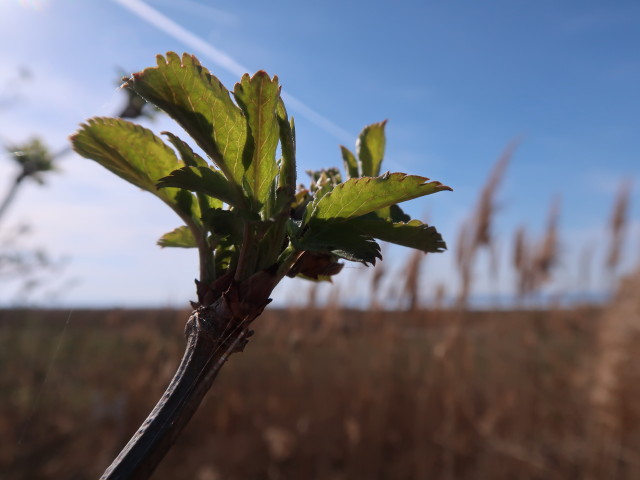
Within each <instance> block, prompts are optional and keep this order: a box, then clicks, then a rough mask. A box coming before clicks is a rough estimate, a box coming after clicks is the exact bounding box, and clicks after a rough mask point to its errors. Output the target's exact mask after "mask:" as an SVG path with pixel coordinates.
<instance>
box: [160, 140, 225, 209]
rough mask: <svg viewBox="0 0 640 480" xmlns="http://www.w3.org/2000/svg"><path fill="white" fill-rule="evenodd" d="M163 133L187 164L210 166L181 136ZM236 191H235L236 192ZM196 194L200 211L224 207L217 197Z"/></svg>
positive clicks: (190, 165)
mask: <svg viewBox="0 0 640 480" xmlns="http://www.w3.org/2000/svg"><path fill="white" fill-rule="evenodd" d="M161 133H162V134H163V135H165V136H166V137H167V138H168V139H169V141H170V142H171V143H172V144H173V146H174V147H175V148H176V150H178V153H179V154H180V158H181V159H182V161H183V162H184V163H185V164H186V165H187V166H189V167H206V168H208V167H209V164H208V163H207V161H206V160H205V159H204V158H202V157H201V156H200V155H198V154H197V153H196V152H194V151H193V150H192V149H191V147H190V146H189V144H188V143H187V142H185V141H183V140H182V139H181V138H180V137H178V136H177V135H174V134H173V133H171V132H161ZM235 193H236V192H234V194H235ZM196 196H197V197H198V204H199V206H200V211H202V212H204V211H206V210H208V209H209V208H221V207H222V201H221V200H219V199H217V198H215V197H211V196H209V195H205V194H203V193H201V192H198V193H196Z"/></svg>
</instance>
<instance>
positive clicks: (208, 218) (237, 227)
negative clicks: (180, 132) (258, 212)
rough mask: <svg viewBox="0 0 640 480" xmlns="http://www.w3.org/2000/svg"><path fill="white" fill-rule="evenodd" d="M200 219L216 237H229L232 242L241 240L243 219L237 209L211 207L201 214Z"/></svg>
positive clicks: (236, 242) (235, 242)
mask: <svg viewBox="0 0 640 480" xmlns="http://www.w3.org/2000/svg"><path fill="white" fill-rule="evenodd" d="M202 221H203V222H204V224H205V226H206V227H207V229H208V230H209V231H210V232H211V233H213V234H214V235H215V236H216V237H229V239H230V241H231V243H234V244H239V243H241V242H242V230H243V226H244V223H245V220H244V219H243V218H242V217H241V216H240V215H239V214H238V212H237V211H231V210H224V209H222V208H211V209H209V210H207V211H206V212H204V213H203V214H202Z"/></svg>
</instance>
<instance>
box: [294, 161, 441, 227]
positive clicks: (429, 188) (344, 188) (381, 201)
mask: <svg viewBox="0 0 640 480" xmlns="http://www.w3.org/2000/svg"><path fill="white" fill-rule="evenodd" d="M442 190H451V188H450V187H447V186H446V185H442V184H441V183H440V182H435V181H429V179H428V178H425V177H419V176H417V175H405V174H404V173H385V174H384V175H382V176H380V177H362V178H352V179H350V180H347V181H346V182H344V183H341V184H340V185H338V186H336V187H335V188H334V189H333V190H332V191H331V192H329V193H327V194H326V195H324V196H323V197H322V198H321V199H320V200H318V201H317V202H313V204H312V205H311V206H308V207H307V208H313V210H312V213H311V214H310V215H309V217H307V218H306V219H305V220H306V221H305V223H308V222H311V221H314V220H330V219H335V218H341V219H348V218H353V217H359V216H362V215H365V214H367V213H369V212H373V211H375V210H379V209H381V208H384V207H388V206H391V205H393V204H395V203H399V202H404V201H406V200H411V199H413V198H417V197H421V196H424V195H430V194H432V193H436V192H440V191H442Z"/></svg>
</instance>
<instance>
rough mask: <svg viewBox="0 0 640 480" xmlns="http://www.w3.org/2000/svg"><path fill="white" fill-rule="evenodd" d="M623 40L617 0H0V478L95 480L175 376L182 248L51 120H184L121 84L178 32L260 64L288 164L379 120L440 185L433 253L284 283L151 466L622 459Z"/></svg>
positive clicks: (184, 473)
mask: <svg viewBox="0 0 640 480" xmlns="http://www.w3.org/2000/svg"><path fill="white" fill-rule="evenodd" d="M637 45H640V5H639V4H638V3H637V2H634V1H631V0H629V1H619V2H615V3H604V2H597V1H581V2H577V1H563V2H556V3H548V2H528V1H517V2H513V1H499V0H491V1H488V2H481V3H468V4H464V5H461V4H455V5H454V4H451V3H445V2H418V1H406V2H400V3H398V2H396V4H393V5H392V4H391V3H390V2H362V1H355V2H339V3H338V2H332V1H327V2H321V3H317V4H301V3H300V2H293V1H288V0H282V1H274V2H271V3H269V2H257V1H253V0H248V1H245V2H232V1H226V0H224V1H215V2H214V1H205V0H181V1H180V2H171V1H169V0H145V1H141V0H108V1H104V0H103V1H98V0H83V1H77V0H0V59H1V60H2V66H1V67H0V147H2V151H1V152H0V173H1V175H0V307H2V310H0V341H1V342H2V343H1V345H2V347H1V348H0V359H1V362H2V365H3V370H4V372H5V374H4V375H3V376H2V380H1V382H2V384H1V385H0V392H2V397H1V398H0V409H1V412H2V416H1V417H0V438H2V444H3V445H7V447H6V448H5V447H3V449H2V451H1V452H0V471H6V472H7V473H6V478H12V479H13V478H15V479H18V478H25V479H26V478H74V479H76V478H77V479H80V478H94V477H96V476H97V475H99V474H100V473H101V472H102V470H103V469H104V468H105V467H106V465H107V464H108V463H109V461H110V460H111V459H112V458H113V456H115V454H117V452H118V451H119V449H120V448H121V447H122V445H123V444H124V443H125V442H126V440H127V439H128V438H129V436H130V435H131V433H132V432H133V431H134V430H135V428H136V427H137V426H138V425H139V423H140V422H141V421H142V419H143V418H144V416H145V415H146V412H147V411H148V410H149V409H150V408H151V407H152V406H153V404H154V403H155V400H156V399H157V397H159V396H160V395H161V393H162V391H163V389H164V387H165V386H166V384H167V382H168V380H169V379H170V377H171V376H172V374H173V371H174V370H175V366H176V364H177V361H178V359H179V357H180V355H181V353H182V350H183V340H182V334H181V329H182V328H183V325H184V322H185V320H186V318H187V317H188V310H187V308H188V301H189V300H193V299H194V297H195V288H194V284H193V279H194V277H195V276H196V272H197V259H196V255H195V254H194V252H193V251H190V250H181V249H167V250H163V249H161V248H159V247H157V246H156V244H155V243H156V241H157V239H158V238H159V237H160V236H161V235H162V234H164V233H165V232H167V231H170V230H172V229H173V228H175V227H177V226H178V225H179V224H180V221H179V220H178V218H177V217H175V215H174V213H173V212H171V211H170V210H169V209H167V208H166V207H164V205H162V204H161V202H159V201H157V199H156V198H154V197H152V196H151V195H148V194H146V193H143V192H141V191H138V190H137V189H136V188H135V187H132V186H131V185H129V184H127V183H126V182H123V181H122V180H120V179H119V178H116V177H115V176H113V175H112V174H111V173H109V172H107V171H106V170H104V169H102V167H100V166H99V165H97V164H96V163H94V162H92V161H90V160H86V159H83V158H80V157H79V156H77V155H75V154H73V153H72V152H71V151H70V149H69V142H68V137H69V135H71V134H72V133H73V132H74V131H75V130H76V129H77V128H78V125H79V124H80V123H81V122H83V121H85V120H86V119H87V118H90V117H92V116H104V115H108V116H122V117H125V118H129V119H132V120H133V121H136V122H140V123H142V124H144V125H145V126H147V127H148V128H151V129H152V130H154V131H156V132H160V131H162V130H170V131H176V130H178V127H176V126H175V125H174V124H173V123H172V121H171V120H170V119H168V118H167V117H166V116H165V115H163V114H162V113H161V112H158V111H156V110H154V109H153V108H151V107H150V106H148V105H147V106H144V105H142V104H140V103H138V102H137V101H136V99H135V98H133V97H131V96H130V95H129V94H128V92H127V91H126V90H123V89H121V88H120V84H121V78H122V77H123V76H129V75H130V74H131V73H132V72H136V71H139V70H141V69H143V68H146V67H150V66H153V65H154V64H155V55H156V54H159V53H162V54H164V53H165V52H167V51H176V52H178V53H182V52H189V53H193V54H195V55H196V56H197V57H198V58H199V59H200V61H201V63H202V64H203V65H205V66H206V67H208V68H209V70H210V71H211V72H212V73H213V74H214V75H216V76H217V77H218V78H219V79H220V80H221V81H222V82H223V83H224V84H225V85H226V86H227V88H230V89H231V88H232V87H233V84H234V83H235V82H236V81H237V80H238V79H239V78H240V76H241V75H242V73H244V72H254V71H256V70H258V69H263V70H266V71H267V72H268V73H270V74H272V75H273V74H276V75H278V77H279V78H280V82H281V84H282V85H283V91H284V94H285V95H286V97H285V101H286V102H287V105H288V109H289V113H290V114H291V115H293V116H294V117H295V120H296V130H297V151H298V155H297V157H298V161H299V167H298V175H299V181H300V182H303V183H308V180H307V178H306V174H305V171H306V170H311V169H319V168H322V167H328V166H338V167H342V160H341V156H340V150H339V145H345V146H346V147H348V148H350V149H352V150H353V149H354V145H355V141H356V138H357V135H358V133H359V132H360V130H361V129H362V128H363V127H364V126H365V125H367V124H370V123H373V122H378V121H381V120H384V119H388V124H387V128H386V132H387V149H386V157H385V162H384V163H383V169H385V170H387V169H388V170H391V171H402V172H408V173H412V174H418V175H423V176H426V177H429V178H431V179H434V180H438V181H441V182H443V183H445V184H447V185H450V186H451V187H453V189H454V191H453V192H443V193H439V194H437V195H433V196H429V197H426V198H424V199H420V200H416V201H413V202H410V203H408V204H405V205H406V207H405V206H404V205H403V208H404V209H405V210H406V211H408V212H409V213H411V214H412V216H414V217H417V218H421V219H423V220H424V221H427V222H428V223H430V224H433V225H435V226H436V228H437V229H438V230H439V231H440V232H441V233H442V235H443V237H444V239H445V241H446V242H447V244H448V247H449V249H448V251H447V252H445V253H443V254H433V255H428V256H424V255H423V254H420V255H415V254H413V253H412V252H409V251H408V250H403V249H401V248H395V247H389V246H385V247H384V249H383V255H384V261H383V262H381V263H380V264H379V265H378V266H376V267H375V269H373V268H364V267H360V266H358V265H355V264H353V265H347V266H346V268H345V269H344V271H343V273H341V275H339V276H338V277H337V278H336V279H335V280H334V283H333V284H313V283H309V282H304V281H302V280H287V281H285V282H283V284H282V285H280V286H279V287H278V288H277V290H276V291H275V292H274V303H273V308H272V309H271V311H268V312H267V313H266V314H265V316H264V318H261V319H260V320H259V321H258V322H257V323H256V330H257V335H256V337H255V340H252V343H251V344H250V347H249V348H248V349H247V352H246V353H244V354H243V355H239V356H236V357H234V358H233V359H232V361H231V362H230V364H229V365H228V366H227V367H226V369H225V371H224V373H223V374H222V376H221V378H220V380H219V383H218V384H216V385H215V386H214V389H213V391H212V392H211V394H210V395H209V396H208V397H207V400H206V402H205V405H204V406H203V408H202V409H201V411H199V412H198V416H199V417H198V418H196V419H194V421H193V422H192V425H191V426H190V427H189V428H188V429H187V431H186V432H185V434H184V437H182V438H181V439H180V440H179V442H178V445H177V446H176V448H175V450H174V451H173V452H172V453H171V454H170V456H169V457H168V458H167V459H166V460H165V462H164V463H163V464H161V466H160V469H159V471H158V473H157V476H156V477H154V478H198V479H202V480H211V479H218V478H238V479H240V478H256V479H257V478H322V479H325V478H350V479H351V478H393V479H397V478H415V479H422V478H446V479H458V478H492V479H494V478H532V479H533V478H540V479H543V478H544V479H550V478H594V479H595V478H629V479H631V478H638V477H640V447H638V445H639V443H638V442H639V441H640V402H638V400H637V398H638V397H639V394H640V392H639V391H637V390H635V385H637V384H638V382H637V381H638V376H639V375H640V363H638V360H637V359H636V358H635V355H634V345H635V343H634V342H635V341H636V340H637V338H636V336H637V334H638V328H640V305H639V304H638V300H637V298H638V295H637V292H638V289H640V273H638V272H639V270H638V269H639V265H640V210H639V205H640V194H639V193H638V192H639V191H640V188H639V181H640V160H639V158H638V156H639V152H640V134H639V132H640V119H639V117H638V112H639V111H640V90H639V89H638V85H639V84H640V54H639V53H638V48H637ZM35 459H38V462H36V463H37V464H36V463H34V460H35ZM4 476H5V475H4V474H3V478H4Z"/></svg>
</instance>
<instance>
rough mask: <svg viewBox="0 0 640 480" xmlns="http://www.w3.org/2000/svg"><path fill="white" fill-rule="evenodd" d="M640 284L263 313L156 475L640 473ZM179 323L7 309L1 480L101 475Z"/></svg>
mask: <svg viewBox="0 0 640 480" xmlns="http://www.w3.org/2000/svg"><path fill="white" fill-rule="evenodd" d="M634 281H635V282H636V283H635V284H632V283H633V282H634ZM637 282H638V278H636V279H635V280H634V279H629V280H628V282H627V284H625V286H623V288H621V290H620V294H619V296H618V297H616V299H615V300H614V301H613V302H612V304H611V305H609V306H607V307H605V308H597V309H596V308H574V309H570V310H550V311H520V312H518V311H511V312H472V311H464V310H457V311H454V310H441V311H420V310H414V311H412V312H404V313H399V312H382V311H369V312H360V311H347V310H342V309H337V308H333V309H324V310H311V309H299V310H284V311H278V310H272V311H268V312H266V313H265V315H264V316H263V317H261V318H260V319H259V320H258V321H257V322H256V325H255V328H256V335H255V336H254V338H253V339H252V341H251V342H250V344H249V346H248V348H247V350H246V351H245V352H244V353H242V354H238V355H235V356H233V357H231V359H230V361H229V363H228V364H227V366H226V367H225V369H223V372H222V374H221V376H220V378H219V379H218V381H217V383H216V384H215V385H214V388H213V390H212V391H211V392H210V393H209V395H208V396H207V398H206V400H205V403H204V404H203V406H202V408H201V409H200V410H199V411H198V412H197V414H196V416H195V417H194V419H193V420H192V422H191V424H190V425H189V426H188V427H187V429H186V430H185V432H184V434H183V436H182V437H181V438H180V439H179V441H178V443H177V444H176V446H175V447H174V449H173V450H172V451H171V452H170V454H169V456H168V457H167V458H166V459H165V460H164V461H163V462H162V463H161V464H160V467H159V469H158V471H157V473H156V474H155V476H154V478H157V479H162V478H166V479H177V478H190V479H199V480H212V479H277V478H282V479H302V478H304V479H426V478H429V479H513V478H518V479H545V480H547V479H569V478H593V479H603V478H607V479H636V478H640V390H637V389H636V387H637V386H638V385H639V384H640V383H639V380H640V378H639V377H640V362H639V361H638V359H637V358H634V353H635V349H634V348H633V345H631V342H632V341H633V335H634V334H635V332H636V329H637V328H638V325H640V306H639V304H638V300H637V295H635V293H634V292H637V291H638V288H640V284H638V283H637ZM634 285H635V286H634ZM186 315H188V312H181V311H170V310H158V311H119V310H115V311H71V312H69V311H38V310H33V311H29V310H23V311H3V312H1V315H0V344H1V345H2V349H1V350H0V360H1V364H2V377H1V381H0V382H1V383H0V409H1V410H0V413H1V414H0V442H1V444H2V448H1V449H0V471H1V472H2V478H3V479H11V480H14V479H15V480H18V479H25V480H26V479H39V478H42V479H54V478H55V479H78V480H79V479H85V478H86V479H89V478H97V477H98V476H99V474H100V473H101V472H102V470H103V469H104V468H105V467H106V465H107V464H108V463H109V462H110V460H111V459H112V457H113V456H114V455H115V454H116V453H117V452H118V451H119V449H120V448H121V447H122V446H123V445H124V443H126V441H127V440H128V438H129V436H130V435H131V434H132V433H133V432H134V431H135V429H136V428H137V427H138V425H139V424H140V422H141V421H142V420H143V419H144V417H145V416H146V414H147V412H148V411H149V409H150V408H151V407H152V406H153V404H154V403H155V401H156V399H157V398H158V397H159V396H160V395H161V393H162V391H163V389H164V387H165V386H166V384H167V382H168V381H169V379H170V376H171V375H172V374H173V371H174V369H175V367H176V365H177V362H178V361H179V357H180V355H181V354H182V350H183V340H182V335H181V329H182V327H183V325H184V321H185V318H186Z"/></svg>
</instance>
